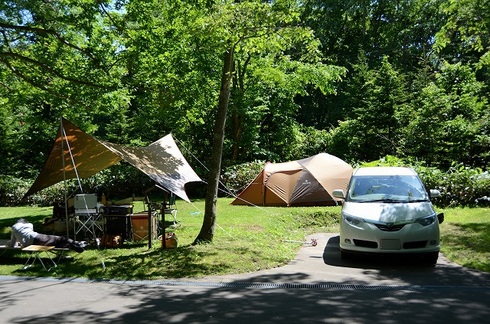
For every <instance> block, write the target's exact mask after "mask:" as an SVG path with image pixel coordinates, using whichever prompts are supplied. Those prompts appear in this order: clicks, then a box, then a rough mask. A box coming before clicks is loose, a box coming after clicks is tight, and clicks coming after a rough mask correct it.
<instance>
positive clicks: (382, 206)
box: [342, 201, 435, 223]
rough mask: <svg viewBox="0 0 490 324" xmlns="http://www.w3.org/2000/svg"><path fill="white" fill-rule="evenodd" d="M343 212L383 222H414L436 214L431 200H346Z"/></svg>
mask: <svg viewBox="0 0 490 324" xmlns="http://www.w3.org/2000/svg"><path fill="white" fill-rule="evenodd" d="M342 212H343V213H346V214H349V215H351V216H354V217H359V218H362V219H364V220H365V221H372V222H382V223H404V222H412V221H414V220H416V219H417V218H421V217H427V216H430V215H433V214H435V211H434V208H433V207H432V204H431V203H430V202H429V201H424V202H412V203H383V202H372V203H370V202H363V203H357V202H344V204H343V207H342Z"/></svg>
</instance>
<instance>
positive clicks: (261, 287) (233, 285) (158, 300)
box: [0, 233, 490, 323]
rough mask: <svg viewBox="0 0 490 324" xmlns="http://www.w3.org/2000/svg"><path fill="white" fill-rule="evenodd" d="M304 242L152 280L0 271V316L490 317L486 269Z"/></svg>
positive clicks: (109, 319)
mask: <svg viewBox="0 0 490 324" xmlns="http://www.w3.org/2000/svg"><path fill="white" fill-rule="evenodd" d="M305 239H306V240H307V241H308V240H311V239H316V240H317V242H318V244H317V245H316V246H307V245H305V246H303V247H301V248H300V249H299V251H298V253H297V255H296V257H295V258H294V260H293V261H291V262H289V263H288V264H287V265H285V266H282V267H277V268H274V269H268V270H261V271H256V272H252V273H247V274H233V275H221V276H210V277H204V278H200V279H191V278H181V279H171V280H154V281H111V280H109V281H100V280H95V281H94V280H86V279H76V278H66V279H53V278H45V279H39V278H38V279H34V278H24V277H11V276H8V277H1V276H0V281H1V285H0V293H1V294H2V305H4V307H0V315H1V318H2V321H3V322H6V323H14V322H15V323H28V322H32V320H33V319H35V320H36V321H38V322H46V323H48V322H49V323H51V322H57V323H73V322H84V323H134V322H138V323H143V322H144V323H153V322H161V321H165V322H172V323H175V322H186V323H250V322H257V323H273V322H274V323H275V322H297V323H306V322H314V323H320V322H322V323H345V322H348V323H372V322H383V323H413V322H428V321H430V322H431V323H464V322H468V321H470V322H485V321H487V319H488V316H490V275H489V274H486V273H482V272H478V271H472V270H469V269H466V268H463V267H461V266H458V265H456V264H454V263H452V262H450V261H448V260H447V259H446V258H444V257H441V258H440V260H439V262H438V264H437V265H436V266H435V267H428V266H426V265H421V264H417V263H407V262H406V261H398V262H397V261H393V260H389V261H387V260H384V261H380V260H377V261H376V260H366V259H364V260H362V259H361V260H357V261H349V262H348V263H347V262H345V261H342V260H341V259H340V253H339V250H338V235H337V234H327V233H316V234H312V235H311V236H308V237H306V238H305ZM46 296H56V302H53V298H46ZM26 305H29V307H26Z"/></svg>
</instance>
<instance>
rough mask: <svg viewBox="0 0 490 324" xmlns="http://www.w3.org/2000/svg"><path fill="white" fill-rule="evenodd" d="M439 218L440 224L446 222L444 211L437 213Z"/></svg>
mask: <svg viewBox="0 0 490 324" xmlns="http://www.w3.org/2000/svg"><path fill="white" fill-rule="evenodd" d="M437 219H438V220H439V224H442V222H444V213H439V214H437Z"/></svg>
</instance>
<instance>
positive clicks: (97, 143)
mask: <svg viewBox="0 0 490 324" xmlns="http://www.w3.org/2000/svg"><path fill="white" fill-rule="evenodd" d="M70 152H71V154H70ZM121 160H124V161H126V162H128V163H130V164H131V165H133V166H134V167H136V168H137V169H139V170H141V171H142V172H144V173H145V174H146V175H148V176H149V177H150V178H151V179H152V180H154V181H155V182H156V183H158V184H159V185H160V186H162V187H164V188H165V189H167V190H169V191H171V192H173V193H174V194H175V195H176V196H178V197H180V198H182V199H184V200H186V201H189V198H188V197H187V194H186V192H185V187H184V186H185V184H186V183H188V182H196V181H201V179H200V178H199V176H198V175H197V174H196V173H195V172H194V170H193V169H192V167H191V166H190V165H189V163H187V161H186V159H185V158H184V156H183V155H182V153H181V152H180V150H179V148H178V147H177V145H176V143H175V141H174V140H173V138H172V136H171V135H170V134H169V135H167V136H165V137H162V138H161V139H159V140H158V141H156V142H154V143H152V144H150V145H149V146H147V147H127V146H123V145H118V144H112V143H109V142H105V141H101V140H98V139H96V138H94V137H92V136H90V135H88V134H87V133H85V132H83V131H82V130H81V129H80V128H78V127H77V126H75V125H73V124H72V123H70V122H69V121H67V120H65V119H63V120H62V127H60V129H59V130H58V133H57V135H56V139H55V142H54V145H53V148H52V149H51V153H50V155H49V157H48V160H47V161H46V164H45V165H44V167H43V169H42V171H41V173H40V174H39V176H38V177H37V179H36V181H35V182H34V184H33V185H32V187H31V188H30V189H29V191H28V192H27V193H26V194H25V196H29V195H32V194H34V193H36V192H38V191H40V190H42V189H44V188H47V187H49V186H51V185H53V184H56V183H58V182H60V181H63V180H64V179H65V178H66V179H73V178H76V177H77V173H78V177H79V178H86V177H89V176H91V175H94V174H96V173H97V172H99V171H101V170H104V169H106V168H108V167H110V166H112V165H114V164H115V163H118V162H119V161H121ZM63 166H64V169H63ZM74 166H75V167H74ZM76 172H77V173H76Z"/></svg>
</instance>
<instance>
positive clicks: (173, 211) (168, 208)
mask: <svg viewBox="0 0 490 324" xmlns="http://www.w3.org/2000/svg"><path fill="white" fill-rule="evenodd" d="M175 198H176V197H175V195H174V194H173V193H170V197H169V199H168V204H167V203H165V206H164V208H163V213H164V214H165V215H172V217H173V218H174V226H176V225H177V206H176V205H175Z"/></svg>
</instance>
